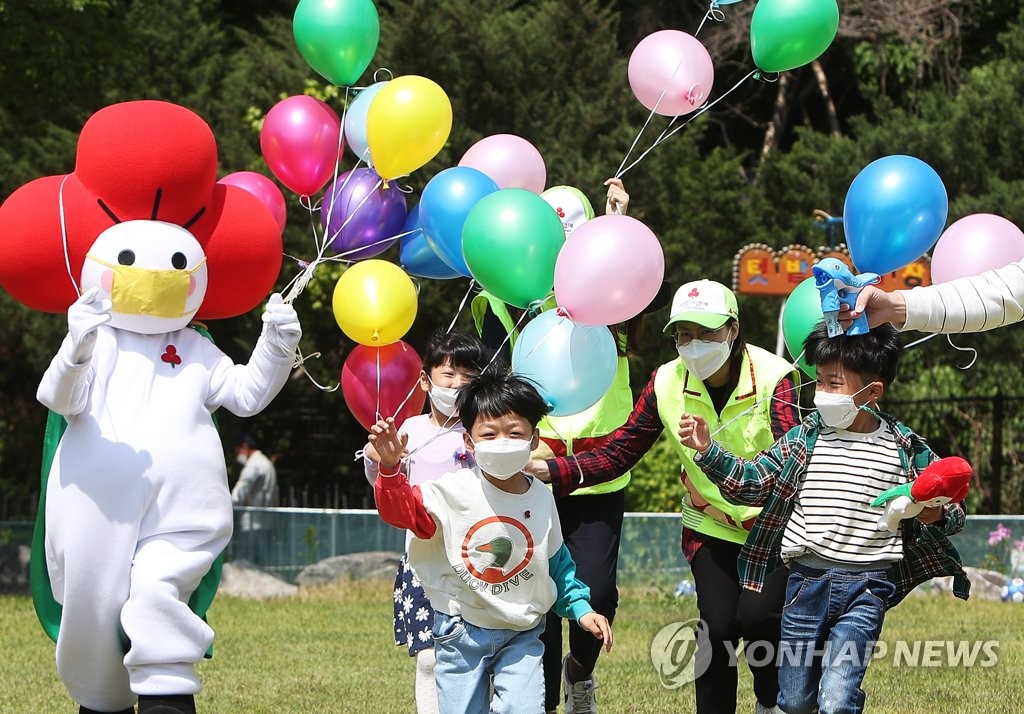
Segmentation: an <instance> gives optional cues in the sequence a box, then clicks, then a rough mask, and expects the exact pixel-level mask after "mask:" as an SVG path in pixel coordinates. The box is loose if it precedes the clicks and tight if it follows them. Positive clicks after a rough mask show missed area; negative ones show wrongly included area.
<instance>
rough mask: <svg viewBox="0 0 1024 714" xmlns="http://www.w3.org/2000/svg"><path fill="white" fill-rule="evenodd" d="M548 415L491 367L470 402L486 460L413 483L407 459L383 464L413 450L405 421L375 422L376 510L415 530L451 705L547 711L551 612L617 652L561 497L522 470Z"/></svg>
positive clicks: (417, 563) (464, 402)
mask: <svg viewBox="0 0 1024 714" xmlns="http://www.w3.org/2000/svg"><path fill="white" fill-rule="evenodd" d="M547 410H548V407H547V405H546V404H545V403H544V400H543V398H542V397H541V396H540V394H538V393H537V390H536V389H535V388H534V387H533V385H532V384H530V382H529V381H527V380H525V379H523V378H522V377H519V376H516V375H510V374H507V373H502V372H501V371H499V370H490V371H488V372H485V373H484V374H482V375H481V376H479V377H477V379H475V380H474V381H473V382H471V383H470V384H469V385H467V386H466V387H464V388H463V390H462V394H461V395H460V397H459V414H460V416H461V418H462V423H463V426H464V427H465V429H466V433H465V434H464V437H465V445H466V448H467V449H468V450H469V451H470V452H471V453H472V454H473V456H474V458H475V461H476V464H475V465H474V466H472V467H467V468H462V469H459V470H453V471H452V472H450V473H447V474H445V475H443V476H441V477H440V478H438V479H436V480H434V481H430V482H428V483H425V484H423V485H422V486H411V485H410V484H409V480H408V478H407V477H406V476H405V475H404V474H403V473H401V470H400V468H399V467H398V466H394V467H390V468H385V467H384V466H383V464H385V463H395V460H396V459H398V458H399V456H400V455H401V454H402V452H403V450H404V448H405V443H404V440H402V439H401V438H399V436H398V434H397V432H396V430H395V428H394V425H393V424H392V423H388V422H386V421H380V422H378V423H377V425H375V426H374V428H373V431H374V435H375V436H376V439H375V442H374V445H375V447H376V449H377V452H378V453H379V454H380V459H381V464H382V467H381V471H380V474H379V476H378V477H377V482H376V485H375V487H374V498H375V499H376V502H377V508H378V510H379V511H380V516H381V518H382V519H383V520H384V521H385V522H387V523H390V524H391V525H394V526H397V527H399V528H408V529H410V530H412V532H413V534H414V535H415V536H416V538H415V539H414V540H413V541H412V544H411V545H410V549H409V560H410V562H411V563H412V565H413V567H414V568H415V569H416V572H417V573H418V575H419V577H420V579H421V581H422V582H423V585H424V588H425V589H426V592H427V594H428V595H429V596H430V600H431V602H432V603H433V605H434V610H435V613H434V629H433V632H434V649H435V656H436V658H437V664H436V667H435V670H434V672H435V677H436V680H437V689H438V699H439V701H440V705H441V711H443V712H451V713H452V714H455V713H456V712H458V713H459V714H463V713H468V714H483V713H484V712H487V711H490V712H504V713H508V714H511V713H512V712H528V713H529V714H536V713H538V712H540V711H541V710H542V709H541V707H542V703H543V698H544V685H543V676H544V675H543V668H542V666H541V655H542V653H543V645H542V644H541V642H540V633H541V631H542V630H543V629H544V621H545V614H546V613H547V612H548V610H549V609H551V608H552V607H554V608H555V609H556V611H557V612H558V613H559V614H560V615H561V616H563V617H570V616H571V617H572V618H573V619H574V620H576V621H577V622H578V623H579V624H580V626H581V627H583V628H584V629H585V630H586V631H587V632H589V633H590V634H591V636H593V637H594V638H596V639H597V640H598V641H599V642H602V643H604V646H605V647H606V648H607V649H611V646H612V632H611V626H610V625H609V623H608V620H607V618H605V617H604V616H603V615H600V614H598V613H596V612H594V611H593V609H592V608H591V607H590V605H589V602H588V601H589V596H590V593H589V590H588V589H587V587H586V585H584V584H583V583H581V582H580V581H579V580H578V579H577V578H576V573H575V571H576V568H575V565H574V563H573V560H572V556H570V555H569V551H568V549H567V548H566V547H565V544H564V543H563V542H562V534H561V527H560V525H559V522H558V511H557V510H556V509H555V503H554V499H553V498H552V497H551V493H550V492H549V491H548V489H547V488H546V487H545V486H544V484H542V483H541V482H540V481H538V480H536V479H534V478H531V477H530V476H528V475H526V474H525V473H523V468H524V467H525V466H526V464H527V462H528V461H529V460H530V451H531V450H532V449H533V448H535V447H536V446H537V441H538V439H539V435H538V433H537V422H539V421H540V419H541V417H542V416H543V415H544V414H545V413H546V412H547ZM492 691H493V695H492Z"/></svg>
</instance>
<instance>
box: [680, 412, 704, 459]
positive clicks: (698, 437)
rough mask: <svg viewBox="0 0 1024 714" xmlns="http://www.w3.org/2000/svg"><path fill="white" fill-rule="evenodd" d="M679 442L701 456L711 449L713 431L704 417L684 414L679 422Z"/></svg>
mask: <svg viewBox="0 0 1024 714" xmlns="http://www.w3.org/2000/svg"><path fill="white" fill-rule="evenodd" d="M679 441H681V442H682V444H683V446H688V447H690V448H691V449H693V450H694V451H696V452H697V453H699V454H703V453H704V452H705V451H707V450H708V449H710V448H711V430H710V429H708V423H707V422H706V421H704V417H701V416H698V415H696V414H683V418H682V419H680V420H679Z"/></svg>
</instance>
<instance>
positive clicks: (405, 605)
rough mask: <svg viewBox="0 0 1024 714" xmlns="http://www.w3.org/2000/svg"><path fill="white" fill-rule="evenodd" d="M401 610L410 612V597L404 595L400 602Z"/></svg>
mask: <svg viewBox="0 0 1024 714" xmlns="http://www.w3.org/2000/svg"><path fill="white" fill-rule="evenodd" d="M402 609H403V610H405V611H406V612H412V595H406V596H405V599H404V600H402Z"/></svg>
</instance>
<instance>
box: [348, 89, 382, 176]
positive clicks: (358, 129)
mask: <svg viewBox="0 0 1024 714" xmlns="http://www.w3.org/2000/svg"><path fill="white" fill-rule="evenodd" d="M385 84H387V82H377V83H375V84H371V85H370V86H369V87H367V88H366V89H364V90H363V91H361V92H359V94H357V95H356V98H355V99H353V100H352V103H351V104H350V105H349V107H348V111H346V112H345V143H347V144H348V148H349V149H350V150H351V151H352V153H353V154H355V155H356V157H357V158H359V159H362V160H363V161H365V162H366V165H367V166H373V161H372V157H371V156H370V145H369V144H368V143H367V142H366V114H367V112H369V111H370V102H372V101H373V98H374V97H375V96H377V92H379V91H380V90H381V88H382V87H383V86H384V85H385Z"/></svg>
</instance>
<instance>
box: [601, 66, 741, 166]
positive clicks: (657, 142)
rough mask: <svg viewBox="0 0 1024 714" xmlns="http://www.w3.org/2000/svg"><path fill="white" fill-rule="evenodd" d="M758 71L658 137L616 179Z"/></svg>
mask: <svg viewBox="0 0 1024 714" xmlns="http://www.w3.org/2000/svg"><path fill="white" fill-rule="evenodd" d="M757 71H758V70H756V69H755V70H753V71H751V72H750V74H748V75H747V76H745V77H744V78H743V79H741V80H740V81H738V82H737V83H736V84H734V85H733V86H732V87H731V88H730V89H729V90H728V91H727V92H725V94H723V95H721V96H720V97H718V98H717V99H716V100H715V101H713V102H708V103H706V104H705V105H704V106H702V107H701V108H700V109H698V110H697V111H696V112H695V113H694V115H693V116H691V117H690V118H689V119H687V120H686V121H685V122H683V123H682V124H680V125H679V126H677V127H676V128H675V129H673V130H672V131H671V132H669V133H668V134H664V133H663V135H662V136H659V137H658V138H657V139H656V140H655V142H654V143H653V144H651V146H650V148H648V149H647V150H646V151H644V152H643V153H642V154H640V156H639V157H637V159H636V160H635V161H634V162H633V163H631V164H630V165H629V166H627V167H625V168H624V169H622V170H621V171H619V173H618V174H616V178H620V177H622V176H623V175H625V173H626V172H627V171H629V170H630V169H632V168H633V167H634V166H636V165H637V164H639V163H640V162H641V161H643V160H644V159H645V158H646V157H647V155H648V154H649V153H651V152H652V151H654V149H655V148H656V147H657V146H659V145H660V144H662V143H663V142H665V141H668V140H669V139H670V138H672V136H673V135H674V134H675V133H676V132H678V131H680V130H682V129H683V128H685V127H686V126H687V125H688V124H689V123H690V122H692V121H693V120H694V119H696V118H697V117H699V116H700V115H701V114H703V113H704V112H706V111H708V110H709V109H711V107H713V106H715V105H716V104H718V103H719V102H720V101H722V100H723V99H725V98H726V97H728V96H729V95H730V94H732V93H733V92H734V91H736V89H737V88H738V87H739V86H740V85H741V84H743V83H744V82H746V81H747V80H748V79H750V78H751V77H753V76H754V75H755V74H756V73H757Z"/></svg>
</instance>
